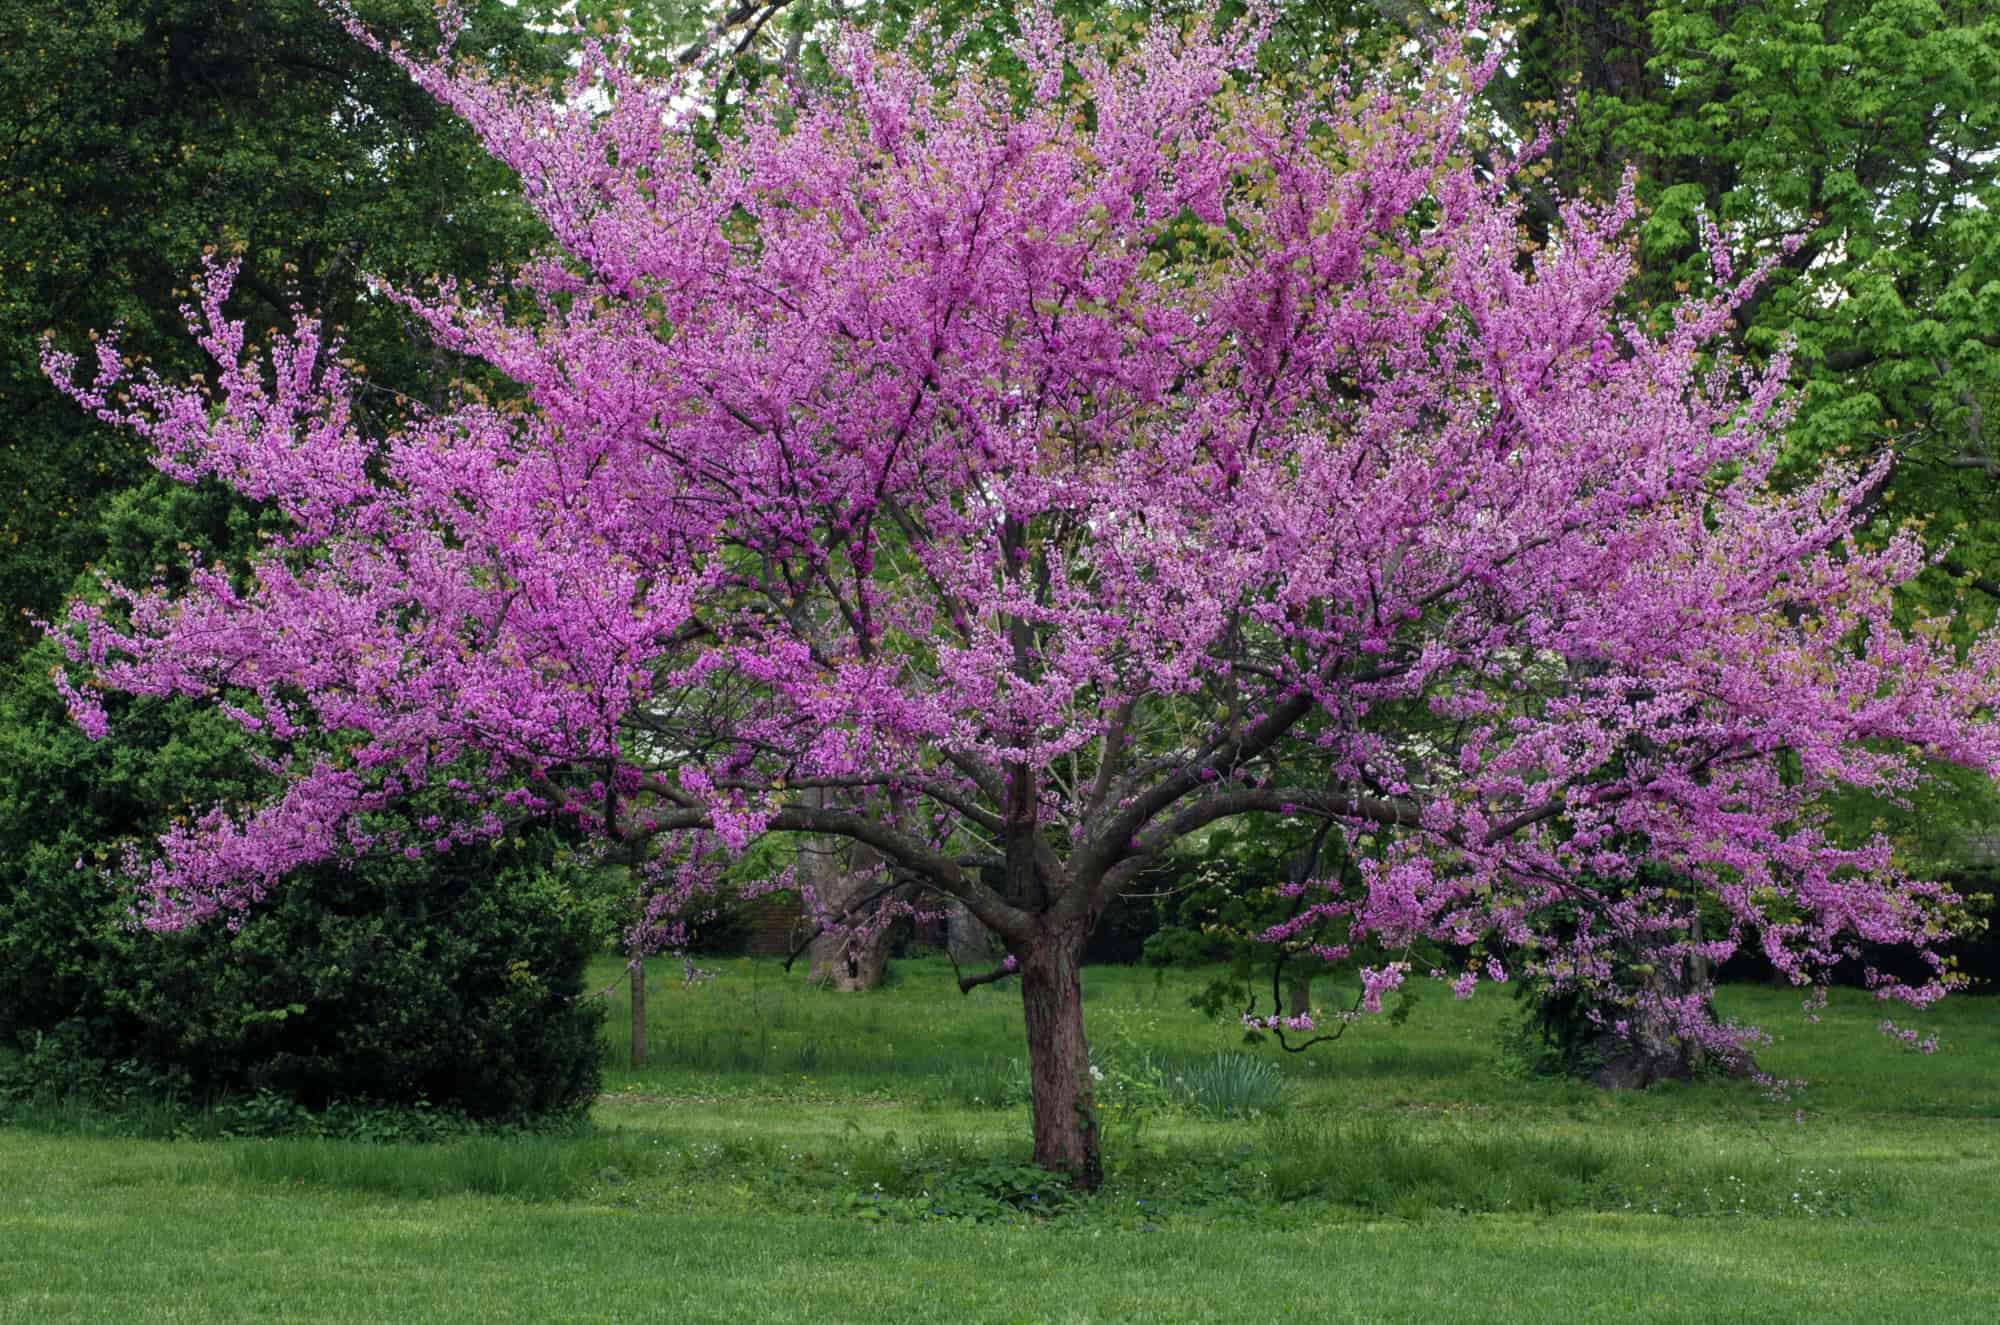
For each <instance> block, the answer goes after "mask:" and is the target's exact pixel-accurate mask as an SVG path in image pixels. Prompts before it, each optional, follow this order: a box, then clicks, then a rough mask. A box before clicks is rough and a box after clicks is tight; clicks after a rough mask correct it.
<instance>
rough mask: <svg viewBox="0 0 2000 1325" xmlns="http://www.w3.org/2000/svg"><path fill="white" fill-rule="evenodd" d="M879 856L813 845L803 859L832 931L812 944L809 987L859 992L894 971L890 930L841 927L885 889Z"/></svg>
mask: <svg viewBox="0 0 2000 1325" xmlns="http://www.w3.org/2000/svg"><path fill="white" fill-rule="evenodd" d="M878 859H879V858H878V857H877V856H876V855H875V854H874V853H873V852H872V851H870V850H868V848H866V847H862V846H858V845H847V844H841V843H836V842H834V841H831V840H829V839H826V838H819V839H816V840H815V841H813V842H812V843H811V844H810V845H809V846H807V848H806V849H805V851H804V852H802V853H801V855H800V859H799V869H800V871H801V872H802V873H804V874H805V876H806V878H807V881H808V882H810V883H811V884H812V887H813V891H814V893H815V895H816V896H817V897H818V899H819V906H820V909H821V911H822V912H823V913H824V915H825V917H826V918H827V920H828V921H829V922H833V923H831V924H830V927H829V928H827V929H825V930H822V931H821V932H820V933H819V934H817V935H815V936H814V937H813V939H812V941H811V942H810V943H809V944H807V945H806V983H807V984H810V985H814V986H823V987H825V988H828V989H834V990H838V991H840V992H842V993H854V992H857V991H859V990H863V989H874V988H876V987H877V986H878V985H880V984H881V983H882V981H883V979H884V978H885V977H886V976H887V975H888V973H889V932H888V930H887V929H886V928H884V927H882V926H879V925H875V926H871V927H869V928H867V929H863V930H851V929H849V928H848V927H847V926H846V925H844V924H840V923H838V921H839V920H840V918H841V917H842V916H844V915H845V914H846V913H847V912H848V909H849V908H850V907H852V908H854V909H855V911H856V912H857V913H865V912H866V911H867V910H869V909H870V908H868V907H866V906H864V905H862V903H863V902H864V901H865V899H866V898H867V897H868V895H869V894H870V893H872V892H875V891H876V890H878V889H879V888H881V886H882V874H881V871H880V870H878V869H875V868H874V866H875V865H876V863H877V861H878Z"/></svg>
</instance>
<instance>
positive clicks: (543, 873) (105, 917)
mask: <svg viewBox="0 0 2000 1325" xmlns="http://www.w3.org/2000/svg"><path fill="white" fill-rule="evenodd" d="M247 518H248V517H247V516H245V515H244V514H243V513H242V512H241V511H240V510H234V509H231V508H229V507H228V506H227V505H226V504H219V503H218V501H217V498H216V495H215V494H210V493H205V492H203V491H201V490H188V489H181V490H178V491H176V490H173V489H166V490H152V491H148V492H141V493H137V494H131V495H129V496H128V497H127V498H124V499H121V500H120V501H119V502H118V503H117V505H116V507H115V509H114V512H113V516H112V518H111V520H110V521H109V522H108V528H107V542H108V544H109V546H110V548H111V549H112V552H113V554H114V555H113V560H114V563H115V564H114V567H113V569H114V571H115V573H117V574H119V575H121V576H123V577H124V578H128V579H132V578H137V579H144V578H145V574H144V568H146V567H147V565H148V562H149V560H150V559H151V558H155V557H157V558H160V560H161V561H162V562H167V561H171V560H173V559H175V557H176V555H177V554H176V553H174V552H173V551H172V550H171V540H173V539H174V538H176V537H179V536H181V535H183V534H188V533H192V534H193V535H194V536H196V537H201V538H204V539H206V540H209V541H211V542H212V543H223V544H226V543H230V542H232V541H236V542H240V541H243V540H242V530H241V528H234V529H232V528H230V527H229V526H230V525H231V524H232V523H234V524H239V525H240V522H241V521H242V520H244V519H247ZM59 660H60V655H59V654H58V653H57V651H56V650H55V649H54V648H53V647H52V646H50V645H48V644H43V645H42V646H40V647H39V648H37V649H36V650H35V651H34V652H33V653H32V654H31V655H30V656H29V658H28V659H26V660H24V666H23V667H21V668H20V669H19V671H17V672H16V673H15V675H14V676H13V677H12V678H11V680H10V681H9V682H8V683H7V684H5V685H4V686H0V1044H11V1045H13V1046H15V1047H17V1048H20V1049H23V1050H31V1049H33V1048H35V1046H36V1045H37V1044H38V1043H40V1044H43V1045H44V1046H45V1047H44V1052H42V1053H41V1054H39V1055H37V1054H30V1055H29V1057H28V1060H27V1061H28V1062H29V1064H30V1065H31V1066H32V1065H34V1064H36V1063H41V1064H44V1065H46V1064H48V1063H51V1062H53V1061H54V1060H55V1059H56V1058H57V1057H59V1056H67V1057H70V1058H75V1059H79V1060H84V1059H87V1060H89V1061H93V1062H96V1063H99V1064H131V1065H134V1066H135V1068H136V1070H137V1071H138V1072H139V1073H140V1074H141V1075H143V1076H145V1077H147V1079H149V1080H158V1081H161V1082H172V1083H176V1084H177V1085H178V1086H179V1087H180V1088H182V1089H185V1090H187V1091H189V1092H192V1093H194V1094H196V1095H210V1094H218V1093H232V1092H255V1091H258V1090H268V1091H272V1092H277V1093H280V1094H283V1095H284V1096H286V1097H288V1098H290V1099H293V1100H295V1101H297V1102H299V1103H301V1104H304V1105H307V1106H310V1107H314V1108H318V1107H323V1106H324V1105H325V1104H326V1103H327V1102H328V1101H330V1100H333V1099H336V1098H353V1099H372V1100H378V1101H383V1102H389V1103H397V1102H413V1101H416V1100H419V1099H428V1100H429V1101H430V1103H431V1104H433V1105H436V1106H438V1107H440V1108H449V1109H453V1110H457V1111H461V1112H464V1113H466V1114H468V1115H472V1116H475V1117H479V1118H517V1117H522V1116H526V1115H531V1114H543V1113H549V1112H561V1111H564V1110H568V1109H572V1108H574V1107H576V1106H578V1105H580V1104H581V1103H583V1102H584V1101H586V1100H587V1099H589V1098H590V1096H591V1095H592V1094H593V1093H594V1092H595V1090H596V1084H597V1072H598V1064H599V1059H600V1054H601V1051H600V1048H599V1045H598V1040H597V1036H598V1025H599V1021H600V1019H601V1011H600V1009H599V1008H598V1007H597V1006H596V1004H595V1003H594V1001H592V1000H584V999H581V998H580V995H581V994H582V979H583V968H584V963H585V961H586V960H587V959H588V958H589V956H590V955H591V953H592V952H593V951H594V950H595V947H596V940H597V933H596V926H595V925H594V924H593V921H592V917H591V912H590V908H589V905H588V903H587V900H586V894H587V892H588V888H587V887H586V886H585V880H584V877H583V875H582V871H581V868H580V867H579V866H574V865H561V864H559V863H558V861H559V858H560V857H561V855H562V853H563V844H562V843H561V842H560V841H559V840H557V838H556V836H555V835H554V834H551V833H540V834H531V835H528V836H526V837H517V838H514V839H510V840H509V841H508V842H506V843H504V844H502V845H501V846H500V847H499V848H498V849H493V850H488V849H484V848H477V847H473V848H463V849H460V850H458V851H454V852H452V853H449V854H445V855H426V856H425V857H424V858H423V859H421V860H417V861H409V860H404V859H402V858H401V857H395V858H392V859H388V860H380V861H377V860H368V861H362V862H356V863H354V864H353V865H351V866H329V867H325V868H321V869H316V870H313V871H310V872H307V873H306V874H304V875H302V876H301V877H298V878H295V879H291V880H288V881H287V882H286V884H285V885H284V886H283V887H282V888H281V889H279V890H277V891H276V892H274V894H273V896H272V897H271V898H270V899H269V900H267V901H266V902H265V903H264V904H262V905H261V906H260V907H258V908H257V909H256V910H254V911H252V912H251V913H249V914H247V915H246V916H244V917H243V918H242V922H241V924H240V925H238V926H237V927H236V928H235V929H233V930H232V929H231V928H230V927H229V926H227V925H224V924H220V923H217V924H211V925H208V926H204V927H202V928H199V929H196V930H193V931H190V932H188V933H185V934H177V935H158V934H151V933H148V932H146V931H144V930H141V929H138V928H136V927H134V925H133V924H132V923H131V918H130V914H129V908H130V898H129V896H128V894H127V893H126V892H125V885H124V884H123V883H121V882H120V881H118V880H117V879H116V878H114V877H113V876H111V875H110V874H107V873H106V871H105V869H104V866H105V865H106V864H107V863H112V862H114V861H115V858H116V853H117V852H118V850H119V848H120V846H121V844H123V843H126V842H131V841H135V840H136V841H138V842H140V843H141V844H142V845H143V844H144V843H145V842H146V841H147V840H148V839H149V838H150V837H151V835H152V834H154V833H156V832H157V831H158V830H159V829H160V827H162V826H163V825H164V824H165V823H167V822H169V821H171V820H172V819H173V818H174V817H176V816H179V815H188V814H195V813H199V812H201V811H202V810H205V809H206V808H207V807H208V806H210V805H211V804H214V803H215V802H217V801H241V800H245V799H249V798H250V797H251V796H253V795H255V794H257V793H258V791H259V782H258V779H259V774H258V772H257V769H256V766H255V764H254V762H253V760H252V759H251V758H250V756H251V754H252V750H251V748H250V743H249V741H248V739H247V738H246V737H245V736H244V735H243V734H242V733H241V731H240V730H239V729H237V728H236V727H235V726H234V724H232V723H230V722H229V721H227V720H226V719H224V718H222V717H221V716H220V715H218V714H216V713H215V712H213V711H212V710H209V709H206V708H204V707H202V706H200V705H198V704H195V703H193V702H192V701H188V700H182V699H171V698H169V699H126V700H120V701H119V702H118V703H117V705H116V707H115V709H114V711H113V719H114V727H113V735H112V737H111V739H109V740H105V741H101V742H95V743H93V742H91V741H89V740H87V739H85V737H84V736H83V735H82V734H81V733H80V732H79V731H78V730H77V729H76V728H75V726H74V725H73V724H72V723H71V722H70V721H69V718H68V715H67V714H66V713H65V712H64V710H63V706H62V703H61V701H60V699H59V698H58V696H57V694H56V692H55V689H54V686H53V685H52V683H51V682H50V680H49V670H50V668H51V667H53V666H54V665H56V664H57V663H58V662H59ZM51 1035H56V1036H58V1038H57V1039H56V1040H54V1041H51V1040H49V1039H48V1037H50V1036H51ZM48 1044H57V1045H59V1046H60V1053H57V1052H56V1051H54V1050H49V1049H47V1047H46V1046H47V1045H48Z"/></svg>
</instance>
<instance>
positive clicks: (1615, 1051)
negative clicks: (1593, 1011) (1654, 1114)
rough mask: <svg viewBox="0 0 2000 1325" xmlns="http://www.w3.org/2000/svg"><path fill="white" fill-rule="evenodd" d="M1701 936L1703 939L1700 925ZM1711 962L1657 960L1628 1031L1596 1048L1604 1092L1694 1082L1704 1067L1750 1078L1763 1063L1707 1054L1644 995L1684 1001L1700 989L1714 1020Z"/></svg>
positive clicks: (1594, 1078)
mask: <svg viewBox="0 0 2000 1325" xmlns="http://www.w3.org/2000/svg"><path fill="white" fill-rule="evenodd" d="M1695 935H1696V937H1697V939H1698V938H1699V935H1700V930H1699V929H1696V930H1695ZM1707 965H1708V964H1707V962H1706V961H1704V960H1702V959H1701V958H1699V957H1686V958H1681V957H1665V956H1657V957H1655V958H1654V961H1653V969H1652V973H1651V974H1650V975H1648V976H1646V977H1645V984H1646V986H1647V987H1646V988H1645V989H1643V990H1641V991H1640V992H1641V994H1642V998H1641V1000H1640V1002H1639V1004H1638V1006H1636V1007H1634V1008H1633V1009H1632V1010H1631V1011H1630V1012H1629V1013H1627V1014H1626V1021H1627V1027H1626V1034H1625V1035H1623V1036H1617V1035H1612V1034H1610V1033H1608V1032H1607V1033H1606V1034H1604V1035H1602V1036H1599V1037H1598V1038H1597V1042H1596V1046H1595V1048H1596V1051H1597V1055H1598V1057H1599V1058H1601V1060H1602V1061H1601V1062H1600V1064H1599V1065H1598V1067H1597V1068H1596V1070H1595V1071H1593V1072H1592V1073H1591V1074H1590V1082H1591V1084H1592V1085H1594V1086H1596V1087H1598V1088H1599V1089H1600V1090H1644V1089H1646V1088H1647V1087H1649V1086H1652V1085H1655V1084H1656V1083H1658V1082H1661V1081H1689V1080H1692V1079H1693V1078H1694V1074H1695V1073H1696V1072H1697V1071H1702V1070H1721V1071H1723V1072H1726V1073H1728V1074H1729V1075H1731V1076H1748V1075H1749V1074H1750V1073H1751V1072H1753V1071H1755V1070H1756V1066H1757V1065H1756V1064H1755V1063H1754V1062H1752V1061H1751V1060H1750V1059H1749V1058H1748V1057H1747V1056H1745V1057H1743V1058H1741V1059H1738V1060H1735V1061H1720V1060H1717V1059H1714V1058H1710V1057H1708V1056H1706V1055H1705V1054H1704V1053H1703V1052H1702V1051H1701V1049H1700V1048H1699V1047H1698V1046H1697V1045H1694V1044H1691V1043H1689V1042H1688V1041H1687V1040H1685V1039H1684V1038H1682V1036H1681V1034H1680V1028H1679V1027H1677V1026H1674V1025H1672V1024H1670V1023H1669V1022H1668V1021H1667V1019H1666V1018H1664V1017H1663V1016H1661V1015H1659V1013H1658V1012H1657V1010H1652V1011H1650V1012H1649V1010H1648V1007H1647V1004H1646V1002H1645V1000H1644V998H1643V995H1644V994H1646V993H1652V992H1655V991H1657V992H1658V993H1659V994H1660V995H1662V996H1664V997H1667V998H1672V999H1680V998H1684V997H1686V996H1687V995H1688V994H1690V993H1693V992H1695V991H1696V990H1700V991H1702V1006H1703V1008H1704V1009H1705V1015H1707V1016H1708V1017H1709V1018H1710V1019H1711V1020H1712V1019H1713V1018H1714V1015H1715V1013H1714V1009H1713V1005H1712V1004H1711V1003H1710V1002H1709V994H1710V992H1712V991H1711V990H1710V987H1709V983H1708V979H1707Z"/></svg>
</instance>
